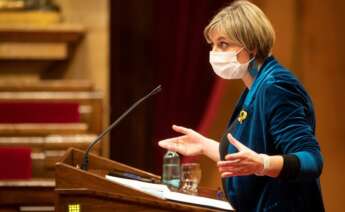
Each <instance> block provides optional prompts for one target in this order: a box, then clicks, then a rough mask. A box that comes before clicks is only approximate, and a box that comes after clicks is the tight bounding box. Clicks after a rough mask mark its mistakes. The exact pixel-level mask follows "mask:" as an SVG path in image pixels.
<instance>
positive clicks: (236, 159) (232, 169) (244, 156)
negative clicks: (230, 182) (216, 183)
mask: <svg viewBox="0 0 345 212" xmlns="http://www.w3.org/2000/svg"><path fill="white" fill-rule="evenodd" d="M228 139H229V142H230V144H232V145H234V146H235V148H236V149H237V150H238V152H236V153H233V154H228V155H226V156H225V161H218V163H217V166H218V170H219V172H220V174H221V177H232V176H245V175H251V174H256V173H261V172H262V171H263V169H264V163H263V158H262V156H261V155H259V154H258V153H256V152H254V151H253V150H251V149H249V148H248V147H246V146H245V145H243V144H242V143H241V142H239V141H238V140H236V139H235V138H234V137H233V136H232V135H231V134H230V133H229V134H228Z"/></svg>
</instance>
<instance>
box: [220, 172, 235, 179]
mask: <svg viewBox="0 0 345 212" xmlns="http://www.w3.org/2000/svg"><path fill="white" fill-rule="evenodd" d="M220 176H221V177H222V178H226V177H232V176H234V175H233V173H232V172H223V173H222V174H221V175H220Z"/></svg>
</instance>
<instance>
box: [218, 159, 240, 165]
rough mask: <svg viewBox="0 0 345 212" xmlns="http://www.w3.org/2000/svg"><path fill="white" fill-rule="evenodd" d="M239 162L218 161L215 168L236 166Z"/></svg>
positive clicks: (237, 160)
mask: <svg viewBox="0 0 345 212" xmlns="http://www.w3.org/2000/svg"><path fill="white" fill-rule="evenodd" d="M240 161H241V160H239V159H236V160H231V161H218V162H217V166H218V167H223V166H234V165H237V164H238V163H239V162H240Z"/></svg>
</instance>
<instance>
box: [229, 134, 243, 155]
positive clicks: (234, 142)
mask: <svg viewBox="0 0 345 212" xmlns="http://www.w3.org/2000/svg"><path fill="white" fill-rule="evenodd" d="M228 139H229V142H230V143H231V144H232V145H234V146H235V147H236V149H238V150H239V151H243V150H246V149H247V147H246V146H245V145H243V144H242V143H241V142H239V141H238V140H237V139H236V138H234V137H233V136H232V135H231V133H228Z"/></svg>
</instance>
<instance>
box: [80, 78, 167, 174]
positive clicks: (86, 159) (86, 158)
mask: <svg viewBox="0 0 345 212" xmlns="http://www.w3.org/2000/svg"><path fill="white" fill-rule="evenodd" d="M161 90H162V86H161V85H158V86H157V87H156V88H155V89H153V90H152V91H151V92H150V93H148V94H147V95H146V96H144V97H142V98H141V99H139V100H138V101H136V102H135V103H134V104H133V105H132V106H131V107H130V108H128V109H127V110H126V111H125V112H124V113H123V114H122V115H121V116H120V117H119V118H117V119H116V120H115V121H114V122H113V123H112V124H111V125H110V126H109V127H108V128H107V129H105V130H104V131H103V132H102V133H101V134H100V135H99V136H98V137H97V138H96V139H95V140H94V141H93V142H92V143H90V144H89V146H88V148H87V150H86V152H85V154H84V156H83V161H82V164H81V169H83V170H85V171H87V170H88V166H89V152H90V151H91V149H92V147H93V146H94V145H96V144H97V143H98V142H99V141H100V140H101V139H102V138H103V137H104V136H105V135H106V134H108V133H109V132H110V131H111V130H112V129H113V128H114V127H115V126H117V125H118V123H119V122H120V121H121V120H122V119H123V118H124V117H126V116H127V115H128V114H129V113H130V112H131V111H132V110H133V109H134V108H136V107H137V106H138V105H139V104H140V103H142V102H143V101H145V100H146V99H148V98H149V97H151V96H153V95H155V94H157V93H158V92H160V91H161Z"/></svg>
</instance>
